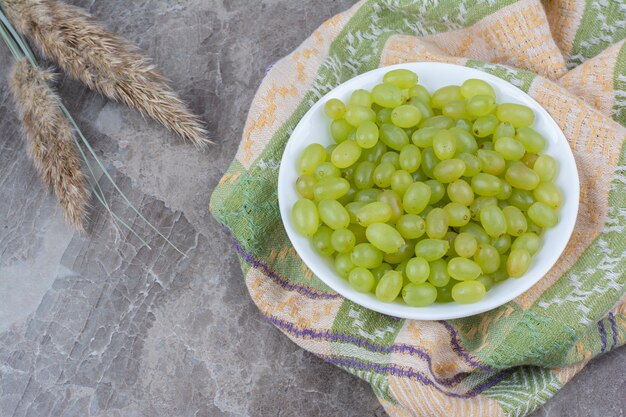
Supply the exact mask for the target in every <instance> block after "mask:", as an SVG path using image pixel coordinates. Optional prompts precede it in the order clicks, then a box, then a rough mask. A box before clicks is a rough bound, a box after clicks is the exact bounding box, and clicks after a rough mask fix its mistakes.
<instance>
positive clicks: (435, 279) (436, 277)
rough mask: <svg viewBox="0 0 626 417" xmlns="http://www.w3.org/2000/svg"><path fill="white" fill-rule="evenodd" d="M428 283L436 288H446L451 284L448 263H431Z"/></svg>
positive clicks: (441, 260) (438, 261)
mask: <svg viewBox="0 0 626 417" xmlns="http://www.w3.org/2000/svg"><path fill="white" fill-rule="evenodd" d="M428 282H430V283H431V284H432V285H434V286H435V287H444V286H445V285H446V284H448V282H450V275H449V274H448V263H447V262H446V261H445V260H444V259H436V260H434V261H432V262H431V263H430V274H428Z"/></svg>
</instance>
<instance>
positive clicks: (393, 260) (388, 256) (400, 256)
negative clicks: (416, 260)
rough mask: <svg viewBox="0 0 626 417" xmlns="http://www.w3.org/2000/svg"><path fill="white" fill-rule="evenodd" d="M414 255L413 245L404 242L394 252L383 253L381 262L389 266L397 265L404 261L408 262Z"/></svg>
mask: <svg viewBox="0 0 626 417" xmlns="http://www.w3.org/2000/svg"><path fill="white" fill-rule="evenodd" d="M414 254H415V243H413V242H406V243H405V244H404V245H402V246H401V247H400V249H398V250H397V251H396V252H393V253H385V254H384V255H383V260H384V261H385V262H389V263H390V264H398V263H402V262H404V261H408V260H409V259H410V258H411V257H412V256H413V255H414Z"/></svg>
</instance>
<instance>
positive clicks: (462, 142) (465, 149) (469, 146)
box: [448, 127, 478, 155]
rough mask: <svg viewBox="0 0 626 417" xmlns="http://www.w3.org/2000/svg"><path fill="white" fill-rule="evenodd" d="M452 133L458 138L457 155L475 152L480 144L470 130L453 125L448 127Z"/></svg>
mask: <svg viewBox="0 0 626 417" xmlns="http://www.w3.org/2000/svg"><path fill="white" fill-rule="evenodd" d="M448 130H449V132H450V133H452V134H453V135H454V137H455V139H456V153H455V155H458V154H461V153H470V154H474V153H476V151H477V150H478V144H477V143H476V139H474V136H472V134H471V133H469V131H468V130H465V129H462V128H460V127H452V128H450V129H448Z"/></svg>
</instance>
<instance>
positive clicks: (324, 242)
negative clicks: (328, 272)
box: [311, 226, 335, 256]
mask: <svg viewBox="0 0 626 417" xmlns="http://www.w3.org/2000/svg"><path fill="white" fill-rule="evenodd" d="M332 233H333V231H332V230H330V229H329V228H328V227H326V226H320V228H319V229H318V230H317V232H315V234H314V235H313V237H312V238H311V243H312V244H313V249H315V250H316V251H317V252H319V253H321V254H322V255H326V256H330V255H332V254H333V253H334V252H335V249H333V245H332V244H331V242H330V238H331V236H332Z"/></svg>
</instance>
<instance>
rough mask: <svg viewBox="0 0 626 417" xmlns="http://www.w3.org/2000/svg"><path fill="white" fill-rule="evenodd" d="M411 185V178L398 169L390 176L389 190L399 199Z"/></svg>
mask: <svg viewBox="0 0 626 417" xmlns="http://www.w3.org/2000/svg"><path fill="white" fill-rule="evenodd" d="M411 184H413V177H412V176H411V174H409V173H408V172H406V171H404V170H401V169H399V170H397V171H396V172H394V173H393V175H392V176H391V189H392V190H393V191H395V192H396V194H398V195H399V196H400V197H402V196H403V195H404V193H405V192H406V190H407V189H408V188H409V186H410V185H411Z"/></svg>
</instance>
